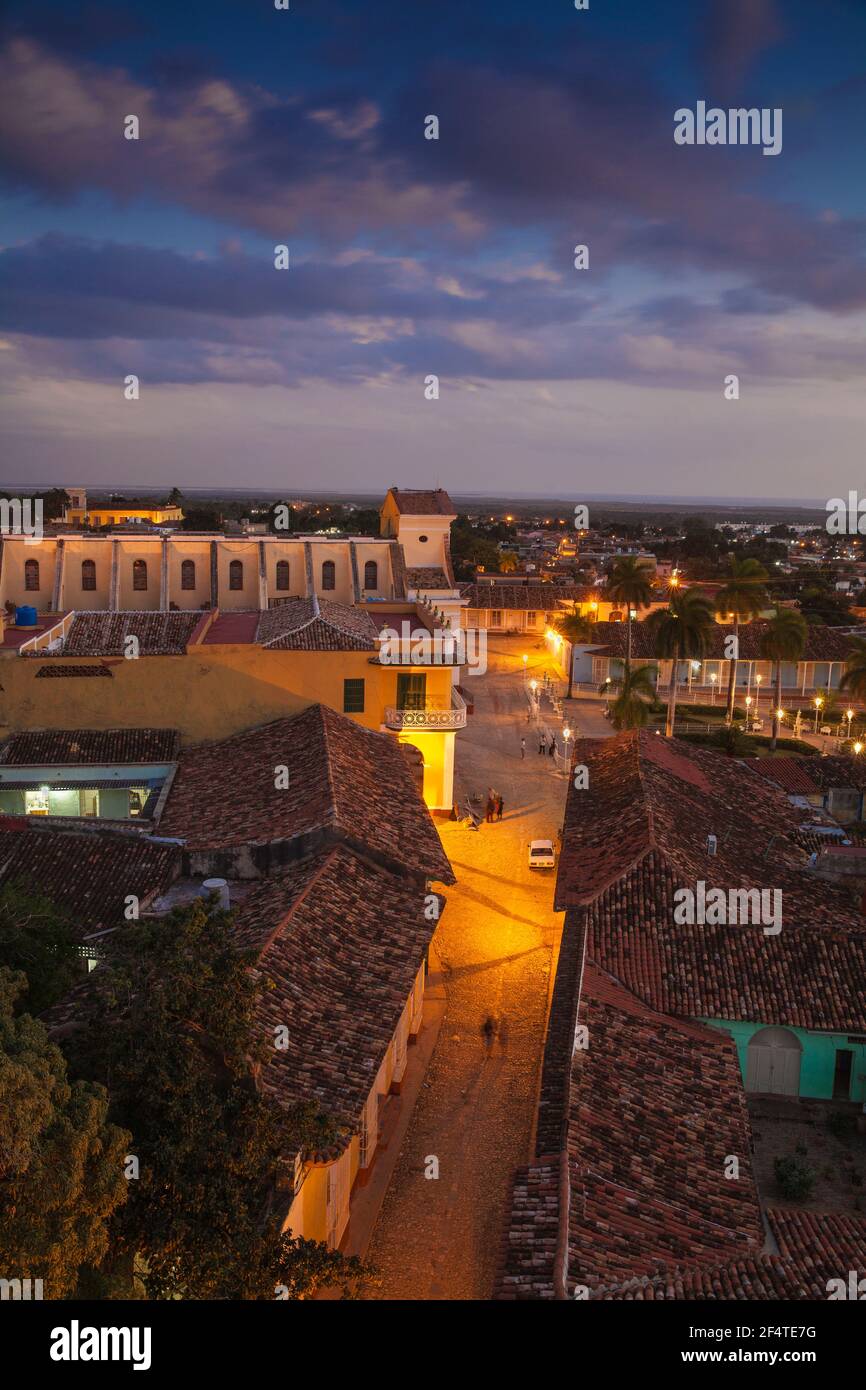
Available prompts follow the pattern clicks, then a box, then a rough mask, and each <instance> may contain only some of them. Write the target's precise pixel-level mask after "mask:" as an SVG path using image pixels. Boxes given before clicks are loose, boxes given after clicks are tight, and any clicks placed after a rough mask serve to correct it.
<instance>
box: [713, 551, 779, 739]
mask: <svg viewBox="0 0 866 1390" xmlns="http://www.w3.org/2000/svg"><path fill="white" fill-rule="evenodd" d="M768 578H769V576H768V574H767V571H766V570H765V569H764V566H763V565H762V564H761V562H760V561H759V560H755V559H753V558H752V557H751V556H747V557H746V559H745V560H732V561H731V573H730V575H729V577H728V582H727V584H725V586H724V588H722V589H719V592H718V593H717V594H716V612H717V613H718V614H720V616H722V617H727V616H732V617H733V620H734V636H735V637H736V638H737V639H738V640H739V631H740V623H741V622H745V623H748V622H751V620H752V618H757V616H758V614H759V613H760V612H761V610H762V609H763V608H766V607H767V604H768V603H769V598H768V596H767V590H766V588H765V587H764V586H765V584H766V582H767V579H768ZM729 671H730V674H729V676H728V711H727V715H726V722H727V723H728V724H730V723H732V721H733V718H734V694H735V689H736V684H737V658H736V657H733V658H732V659H731V661H730V662H729Z"/></svg>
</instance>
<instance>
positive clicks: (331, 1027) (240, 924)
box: [235, 845, 436, 1130]
mask: <svg viewBox="0 0 866 1390" xmlns="http://www.w3.org/2000/svg"><path fill="white" fill-rule="evenodd" d="M235 924H236V929H237V932H238V937H239V942H240V944H241V945H242V946H244V947H247V948H252V949H253V950H254V951H255V952H256V962H255V966H254V974H255V977H256V979H257V980H258V981H259V982H260V984H261V989H260V990H259V993H258V1000H257V1005H256V1018H257V1020H258V1022H259V1023H260V1025H261V1028H262V1031H263V1033H264V1034H266V1035H267V1036H269V1037H272V1036H273V1031H272V1030H273V1028H274V1027H276V1026H279V1025H283V1026H285V1027H287V1028H288V1046H287V1048H286V1049H285V1050H284V1051H280V1050H276V1049H274V1050H273V1051H272V1052H271V1053H269V1054H268V1057H269V1059H268V1061H267V1063H266V1064H265V1065H264V1066H263V1068H262V1070H261V1073H260V1077H259V1080H260V1084H261V1086H262V1088H263V1089H264V1090H265V1091H266V1092H267V1093H269V1094H270V1095H272V1096H273V1097H274V1098H275V1099H277V1100H278V1101H279V1102H281V1103H282V1104H284V1105H287V1106H288V1105H291V1104H293V1103H294V1102H296V1101H300V1100H305V1099H310V1098H315V1099H316V1100H318V1101H319V1102H320V1103H321V1105H322V1106H323V1108H324V1109H325V1110H326V1111H327V1112H328V1113H329V1114H330V1115H332V1116H333V1117H334V1118H335V1119H337V1120H338V1121H342V1122H343V1123H345V1124H346V1125H347V1126H348V1127H349V1129H350V1130H352V1129H354V1130H357V1128H358V1125H359V1123H360V1119H361V1113H362V1111H363V1108H364V1104H365V1102H366V1100H367V1097H368V1096H369V1093H370V1090H371V1089H372V1086H373V1083H374V1082H375V1080H376V1075H377V1072H378V1070H379V1067H380V1066H381V1063H382V1061H383V1059H384V1057H385V1053H386V1052H387V1049H388V1045H389V1043H390V1041H391V1038H392V1037H393V1035H394V1031H395V1029H396V1027H397V1024H398V1022H399V1019H400V1015H401V1013H402V1011H403V1008H404V1005H405V1003H406V999H407V997H408V995H409V993H410V991H411V989H412V986H413V983H414V981H415V978H416V976H417V974H418V971H419V970H420V968H421V966H422V964H423V961H424V956H425V952H426V950H427V947H428V945H429V942H430V938H431V936H432V935H433V932H434V930H435V927H436V922H435V920H428V918H427V916H426V915H425V912H424V888H423V885H420V886H419V884H418V883H417V881H416V882H415V883H412V882H411V881H408V882H407V880H406V879H405V878H404V877H403V876H402V875H397V874H393V873H391V872H389V871H388V870H387V869H384V868H382V867H381V866H379V865H376V864H372V863H370V862H369V861H368V860H366V859H364V858H363V857H361V856H360V855H358V854H356V853H354V852H352V851H351V850H349V849H348V848H347V847H346V846H344V845H338V846H336V847H334V848H331V849H328V850H326V851H325V852H324V853H321V854H318V855H316V856H315V857H313V858H312V859H309V860H307V861H304V862H302V863H301V864H299V865H297V866H296V867H295V868H294V869H293V870H292V871H290V872H289V873H288V874H286V875H285V876H282V877H279V878H269V879H266V880H264V881H263V882H262V883H260V884H256V885H255V886H254V887H253V888H252V889H251V891H250V892H249V893H248V894H247V895H246V897H245V898H244V900H243V902H242V903H241V904H240V905H239V906H238V907H237V908H236V909H235Z"/></svg>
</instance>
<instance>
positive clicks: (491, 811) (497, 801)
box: [487, 787, 505, 821]
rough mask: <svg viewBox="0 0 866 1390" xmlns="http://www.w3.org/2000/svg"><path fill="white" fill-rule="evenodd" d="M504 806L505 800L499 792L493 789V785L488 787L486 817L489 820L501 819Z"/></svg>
mask: <svg viewBox="0 0 866 1390" xmlns="http://www.w3.org/2000/svg"><path fill="white" fill-rule="evenodd" d="M504 806H505V802H504V801H503V800H502V797H501V796H500V795H499V792H497V791H494V789H493V787H490V788H489V789H488V792H487V819H488V820H489V821H493V820H502V811H503V807H504Z"/></svg>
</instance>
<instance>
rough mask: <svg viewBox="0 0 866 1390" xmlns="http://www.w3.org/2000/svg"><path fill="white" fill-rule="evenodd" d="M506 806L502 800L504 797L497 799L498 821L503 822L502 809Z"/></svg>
mask: <svg viewBox="0 0 866 1390" xmlns="http://www.w3.org/2000/svg"><path fill="white" fill-rule="evenodd" d="M504 805H505V802H504V801H503V800H502V797H501V796H497V798H496V819H497V820H502V808H503V807H504Z"/></svg>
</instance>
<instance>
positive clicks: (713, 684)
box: [710, 672, 719, 704]
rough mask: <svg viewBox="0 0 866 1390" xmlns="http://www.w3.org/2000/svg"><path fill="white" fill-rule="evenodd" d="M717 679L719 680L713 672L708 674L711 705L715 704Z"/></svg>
mask: <svg viewBox="0 0 866 1390" xmlns="http://www.w3.org/2000/svg"><path fill="white" fill-rule="evenodd" d="M718 679H719V678H718V676H717V675H716V674H715V672H710V689H711V691H712V697H711V701H710V703H711V704H715V703H716V681H717V680H718Z"/></svg>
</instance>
